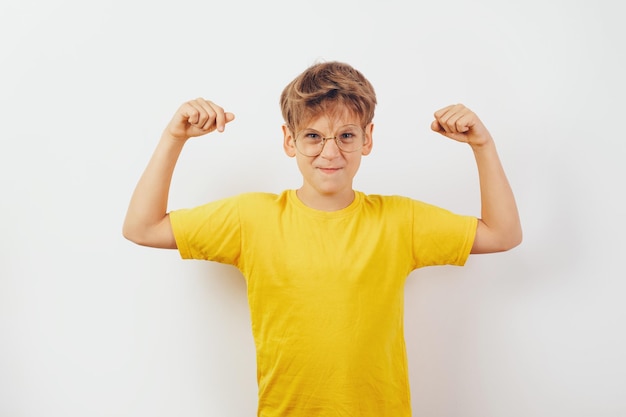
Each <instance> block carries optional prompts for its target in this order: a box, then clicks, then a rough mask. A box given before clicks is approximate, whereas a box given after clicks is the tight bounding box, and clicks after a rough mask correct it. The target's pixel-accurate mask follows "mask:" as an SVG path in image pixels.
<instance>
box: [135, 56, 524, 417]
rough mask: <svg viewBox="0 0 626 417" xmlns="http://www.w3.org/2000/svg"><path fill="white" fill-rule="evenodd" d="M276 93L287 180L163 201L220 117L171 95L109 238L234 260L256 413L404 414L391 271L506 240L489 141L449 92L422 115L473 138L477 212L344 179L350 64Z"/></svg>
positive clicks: (512, 230) (324, 69)
mask: <svg viewBox="0 0 626 417" xmlns="http://www.w3.org/2000/svg"><path fill="white" fill-rule="evenodd" d="M280 105H281V109H282V114H283V117H284V120H285V124H284V125H283V126H282V130H283V137H284V140H283V148H284V150H285V153H286V154H287V155H288V156H289V157H292V158H295V159H296V162H297V164H298V168H299V170H300V172H301V174H302V179H303V181H302V186H301V187H300V188H299V189H297V190H286V191H284V192H282V193H281V194H279V195H276V194H270V193H244V194H241V195H237V196H234V197H229V198H225V199H222V200H218V201H215V202H211V203H208V204H205V205H202V206H200V207H196V208H192V209H181V210H175V211H172V212H169V213H168V212H167V207H166V205H167V200H168V192H169V185H170V181H171V178H172V173H173V171H174V166H175V164H176V161H177V158H178V156H179V154H180V152H181V150H182V148H183V145H184V144H185V142H186V140H187V139H189V138H191V137H196V136H201V135H204V134H206V133H209V132H212V131H214V130H217V131H218V132H222V131H224V129H225V126H226V124H227V123H229V122H231V121H233V120H234V118H235V116H234V115H233V114H232V113H229V112H226V111H224V110H223V109H222V108H221V107H219V106H218V105H216V104H215V103H212V102H211V101H207V100H204V99H202V98H199V99H196V100H192V101H189V102H187V103H184V104H183V105H182V106H181V107H180V108H179V109H178V111H177V112H176V114H175V115H174V117H173V118H172V120H171V121H170V123H169V124H168V126H167V127H166V129H165V131H164V132H163V135H162V137H161V140H160V141H159V143H158V145H157V148H156V150H155V152H154V154H153V156H152V158H151V160H150V162H149V163H148V166H147V168H146V170H145V172H144V174H143V175H142V177H141V178H140V180H139V183H138V184H137V187H136V189H135V191H134V194H133V196H132V198H131V202H130V205H129V208H128V213H127V216H126V220H125V223H124V230H123V233H124V236H125V237H126V238H127V239H130V240H131V241H133V242H135V243H137V244H140V245H146V246H152V247H158V248H171V249H178V251H179V252H180V254H181V257H182V258H184V259H203V260H211V261H217V262H222V263H227V264H232V265H235V266H236V267H237V268H239V270H240V271H241V272H242V274H243V276H244V277H245V279H246V283H247V287H248V302H249V306H250V312H251V320H252V332H253V336H254V340H255V346H256V352H257V382H258V388H259V392H258V415H259V416H263V417H270V416H271V417H273V416H307V417H309V416H340V415H341V416H376V417H382V416H393V417H403V416H410V415H411V406H410V398H409V395H410V391H409V382H408V367H407V358H406V351H405V344H404V328H403V315H404V310H403V291H404V283H405V279H406V277H407V275H408V274H409V273H410V272H411V271H412V270H414V269H417V268H420V267H424V266H429V265H444V264H448V265H463V264H464V263H465V261H466V259H467V257H468V255H469V254H470V253H491V252H498V251H505V250H509V249H511V248H513V247H515V246H516V245H518V244H519V243H520V242H521V238H522V233H521V226H520V221H519V216H518V213H517V207H516V203H515V199H514V196H513V193H512V191H511V188H510V187H509V184H508V181H507V179H506V176H505V174H504V171H503V169H502V166H501V164H500V161H499V158H498V154H497V152H496V149H495V145H494V142H493V139H492V137H491V135H490V134H489V132H488V131H487V129H486V128H485V127H484V126H483V124H482V122H481V121H480V120H479V118H478V117H477V116H476V115H475V114H474V113H473V112H472V111H470V110H469V109H467V108H466V107H464V106H463V105H460V104H457V105H452V106H448V107H446V108H444V109H441V110H439V111H437V112H436V113H435V120H434V121H433V122H432V125H431V128H432V129H433V130H434V131H436V132H439V133H441V134H442V135H443V136H446V137H448V138H451V139H453V140H457V141H459V142H465V143H467V144H469V145H470V147H471V148H472V150H473V152H474V156H475V159H476V163H477V167H478V173H479V178H480V190H481V205H482V208H481V218H480V219H478V218H476V217H472V216H461V215H457V214H453V213H451V212H449V211H447V210H444V209H441V208H438V207H435V206H432V205H429V204H425V203H423V202H419V201H415V200H412V199H409V198H404V197H398V196H379V195H366V194H364V193H362V192H359V191H355V190H353V189H352V181H353V178H354V176H355V175H356V173H357V170H358V168H359V164H360V162H361V157H362V156H364V155H368V154H369V153H370V152H371V150H372V144H373V135H372V133H373V126H374V125H373V123H372V120H373V117H374V108H375V105H376V95H375V93H374V89H373V87H372V85H371V84H370V82H369V81H368V80H367V79H366V78H365V77H364V76H363V75H362V74H361V73H360V72H359V71H357V70H356V69H354V68H352V67H351V66H350V65H347V64H345V63H340V62H327V63H320V64H316V65H313V66H311V67H310V68H308V69H306V70H305V71H304V72H303V73H302V74H301V75H299V76H298V77H296V78H295V79H294V80H293V81H292V82H291V83H289V84H288V85H287V86H286V87H285V89H284V90H283V92H282V94H281V98H280Z"/></svg>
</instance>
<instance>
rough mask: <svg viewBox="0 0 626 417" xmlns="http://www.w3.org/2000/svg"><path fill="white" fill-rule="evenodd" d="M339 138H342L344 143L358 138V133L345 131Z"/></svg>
mask: <svg viewBox="0 0 626 417" xmlns="http://www.w3.org/2000/svg"><path fill="white" fill-rule="evenodd" d="M339 140H341V142H343V143H351V142H354V141H355V140H356V134H354V133H352V132H344V133H342V134H341V135H339Z"/></svg>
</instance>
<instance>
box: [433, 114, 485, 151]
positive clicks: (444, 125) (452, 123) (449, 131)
mask: <svg viewBox="0 0 626 417" xmlns="http://www.w3.org/2000/svg"><path fill="white" fill-rule="evenodd" d="M430 128H431V129H432V130H434V131H435V132H438V133H440V134H442V135H443V136H445V137H448V138H450V139H454V140H456V141H459V142H465V143H468V144H469V145H470V146H472V147H480V146H483V145H485V144H486V143H488V142H490V141H492V140H493V139H492V138H491V134H490V133H489V131H487V128H486V127H485V125H483V123H482V122H481V121H480V119H479V118H478V116H476V114H475V113H474V112H473V111H471V110H470V109H468V108H467V107H465V106H464V105H462V104H453V105H451V106H447V107H444V108H443V109H441V110H437V111H436V112H435V120H434V121H433V122H432V123H431V125H430Z"/></svg>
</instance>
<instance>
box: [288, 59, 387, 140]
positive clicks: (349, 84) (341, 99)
mask: <svg viewBox="0 0 626 417" xmlns="http://www.w3.org/2000/svg"><path fill="white" fill-rule="evenodd" d="M375 107H376V93H375V92H374V87H373V86H372V84H371V83H370V82H369V81H368V80H367V78H365V77H364V76H363V74H361V72H359V71H358V70H356V69H355V68H353V67H352V66H350V65H348V64H346V63H343V62H337V61H331V62H322V63H317V64H314V65H312V66H310V67H309V68H307V69H306V70H305V71H304V72H302V73H301V74H300V75H298V76H297V77H296V78H295V79H294V80H293V81H291V82H290V83H289V84H287V86H286V87H285V88H284V90H283V92H282V94H281V95H280V108H281V111H282V114H283V119H284V120H285V124H286V125H287V127H288V128H289V129H291V130H292V131H295V130H297V129H299V128H300V127H302V126H303V125H304V124H305V123H307V122H308V121H310V120H311V119H313V118H315V117H317V116H319V115H321V114H328V115H335V114H336V113H337V112H339V111H348V112H349V113H350V114H351V115H352V116H355V117H357V118H358V119H359V120H360V122H361V126H362V127H365V126H366V125H368V124H369V123H370V122H371V121H372V120H373V119H374V109H375Z"/></svg>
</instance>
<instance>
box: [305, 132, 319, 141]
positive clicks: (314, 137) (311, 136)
mask: <svg viewBox="0 0 626 417" xmlns="http://www.w3.org/2000/svg"><path fill="white" fill-rule="evenodd" d="M302 139H303V140H305V141H307V142H321V141H322V135H320V134H319V133H316V132H305V133H304V134H303V135H302Z"/></svg>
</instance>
